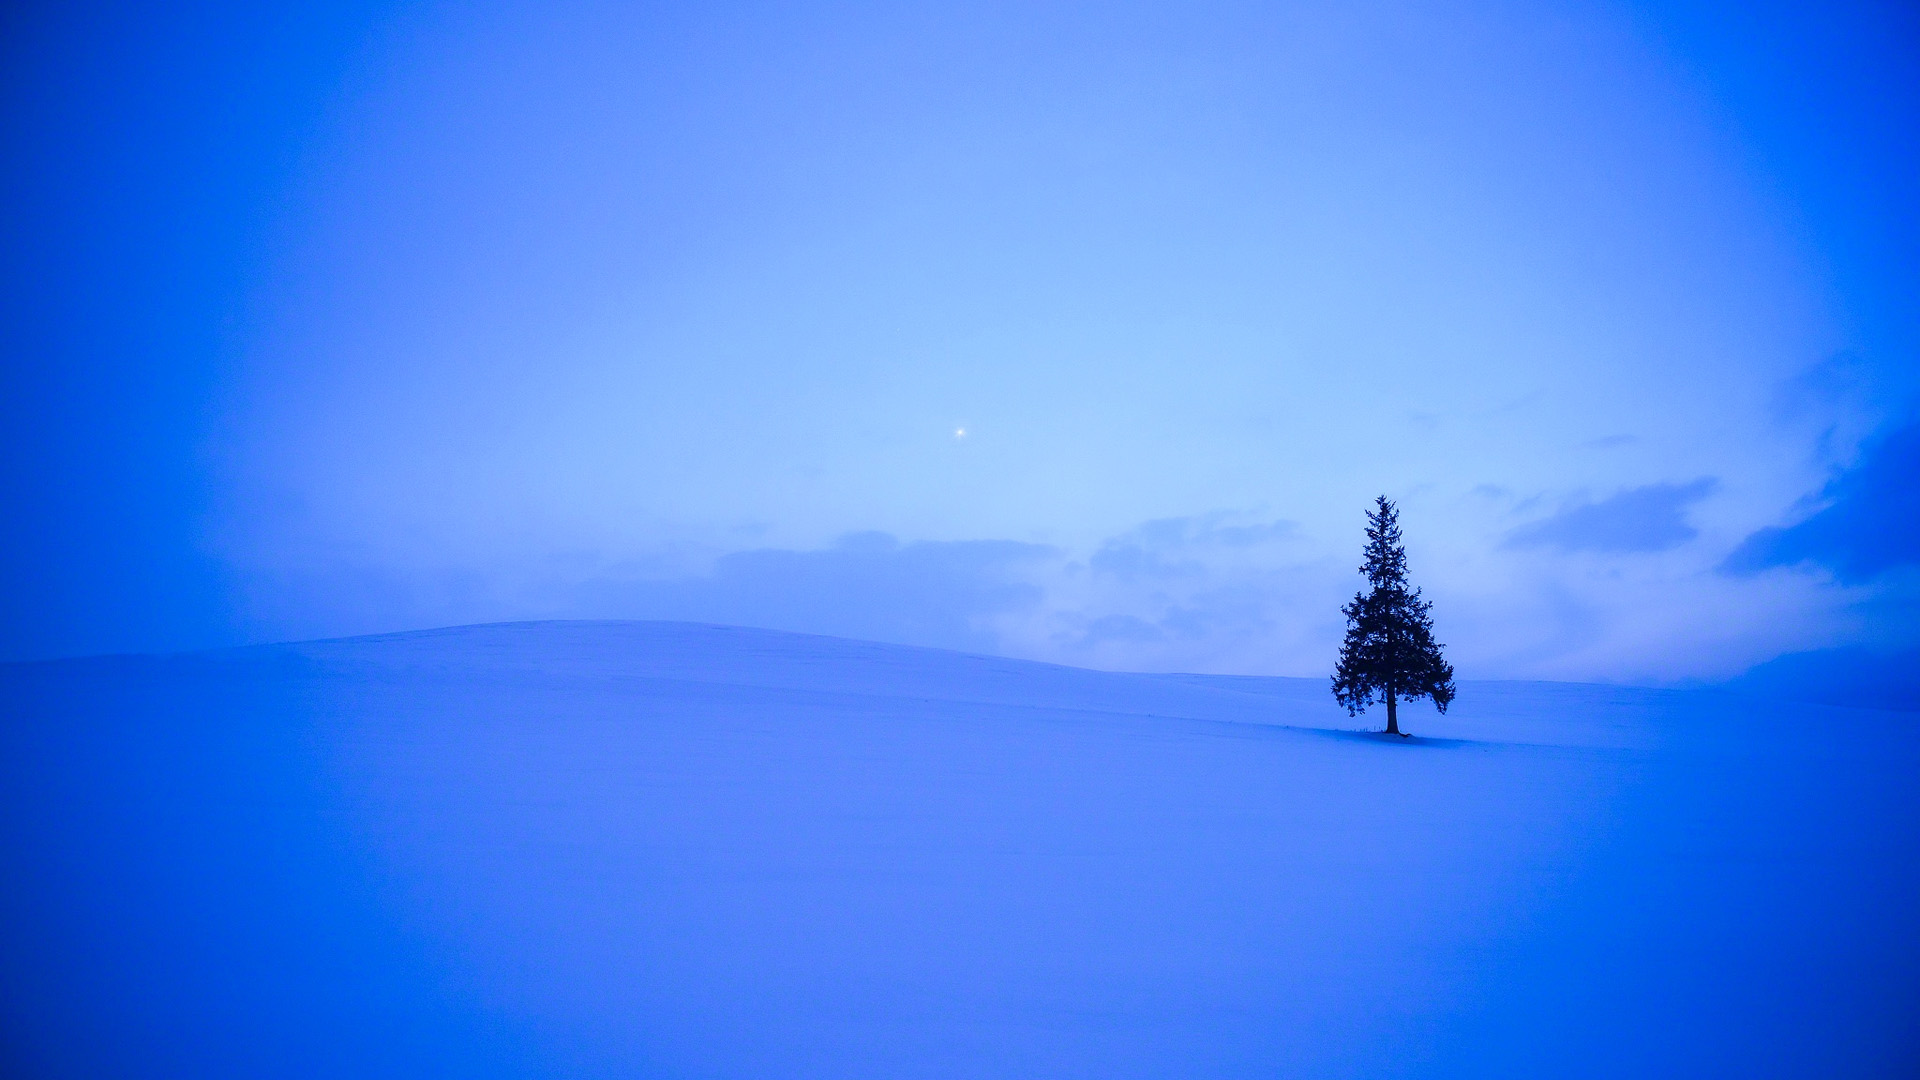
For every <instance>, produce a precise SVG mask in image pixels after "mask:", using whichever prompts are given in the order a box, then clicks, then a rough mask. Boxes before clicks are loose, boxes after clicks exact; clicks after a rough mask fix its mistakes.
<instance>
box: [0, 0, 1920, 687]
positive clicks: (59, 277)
mask: <svg viewBox="0 0 1920 1080" xmlns="http://www.w3.org/2000/svg"><path fill="white" fill-rule="evenodd" d="M6 19H7V20H8V24H7V31H6V45H5V48H6V49H7V61H6V63H5V64H4V65H0V68H3V69H4V71H5V75H4V76H0V78H4V82H0V92H3V93H4V119H3V121H0V122H3V123H4V128H0V140H4V144H5V146H6V152H5V154H4V158H5V161H6V162H7V166H6V172H5V176H4V181H3V182H4V184H5V186H6V196H7V205H8V206H10V207H11V208H12V212H11V213H10V214H9V215H8V216H7V219H6V226H5V228H6V237H5V241H4V256H3V257H4V263H0V272H3V273H4V274H5V276H6V282H7V286H8V287H7V289H6V290H5V292H6V297H5V299H4V300H0V305H4V306H0V318H3V319H4V322H3V323H0V329H3V330H4V334H5V339H4V345H5V348H6V353H7V363H6V370H5V375H4V377H5V379H6V384H5V387H4V389H5V398H6V404H5V406H4V407H5V408H6V410H7V415H6V417H5V429H4V430H5V434H4V435H0V438H4V439H5V440H6V441H7V453H6V462H7V466H6V485H7V488H6V491H7V495H8V500H9V502H10V503H11V504H12V505H13V506H14V507H16V512H15V513H14V514H12V515H9V516H10V518H12V520H13V521H14V522H15V528H14V529H12V530H10V531H9V533H10V534H9V535H8V536H7V537H6V539H5V541H4V547H0V557H4V559H5V571H4V572H5V574H6V575H7V580H8V588H7V590H6V600H5V607H4V609H3V610H4V624H3V625H0V635H3V636H0V649H3V650H4V653H5V655H7V656H11V657H32V656H47V655H63V654H72V653H85V652H98V651H116V650H152V649H177V648H189V647H198V646H205V645H217V644H228V643H235V642H243V641H261V640H275V639H284V638H289V637H305V636H317V635H334V634H345V633H356V632H368V631H378V630H392V629H403V628H409V627H417V626H427V625H440V624H448V623H458V622H470V621H482V620H489V619H507V618H533V617H581V616H592V617H670V618H691V619H704V620H713V621H724V622H738V623H745V624H754V625H765V626H773V627H777V628H786V629H798V630H814V631H821V632H830V633H843V634H850V635H854V636H862V637H871V638H880V639H885V640H894V641H904V642H909V643H920V644H933V645H944V646H953V647H962V648H971V649H978V650H983V651H992V652H1002V653H1009V654H1014V655H1021V656H1030V657H1036V658H1040V659H1048V660H1056V661H1061V662H1067V663H1076V664H1091V665H1097V666H1108V667H1121V668H1147V669H1165V668H1179V669H1194V670H1211V671H1231V672H1247V673H1282V674H1321V673H1323V672H1324V669H1326V668H1327V667H1328V665H1329V664H1330V663H1331V655H1332V650H1333V648H1334V644H1335V642H1336V641H1337V636H1338V629H1339V627H1338V619H1339V613H1338V605H1339V603H1340V601H1341V599H1342V598H1343V597H1344V595H1345V594H1348V593H1350V592H1351V591H1352V590H1353V589H1354V588H1355V587H1356V586H1357V584H1358V578H1357V577H1356V576H1355V575H1354V573H1353V569H1354V566H1355V565H1356V563H1357V558H1358V553H1359V548H1360V545H1361V543H1362V541H1363V537H1362V535H1361V527H1362V525H1363V520H1362V516H1361V515H1362V512H1363V510H1364V508H1365V507H1366V505H1367V504H1368V503H1369V501H1370V500H1371V498H1372V496H1373V495H1375V494H1378V493H1382V492H1384V493H1386V494H1387V495H1389V496H1390V497H1393V498H1396V499H1398V500H1400V502H1401V504H1402V508H1403V523H1404V527H1405V529H1406V532H1407V536H1408V539H1409V553H1410V555H1411V558H1412V571H1413V575H1414V577H1415V580H1416V581H1417V582H1419V583H1421V584H1422V585H1424V586H1425V588H1426V589H1427V592H1428V594H1429V595H1430V596H1431V597H1432V598H1433V599H1434V600H1435V619H1436V624H1437V628H1438V631H1439V634H1440V636H1441V638H1442V640H1444V641H1446V642H1448V644H1449V646H1450V652H1451V654H1452V655H1453V657H1454V659H1455V661H1456V664H1457V666H1458V667H1459V668H1460V670H1461V672H1462V673H1463V674H1465V675H1470V676H1510V677H1548V678H1580V679H1619V680H1653V681H1678V680H1688V679H1715V678H1721V677H1726V676H1730V675H1733V674H1736V673H1738V672H1740V671H1742V670H1744V669H1746V668H1748V667H1750V666H1752V665H1754V664H1757V663H1760V662H1763V661H1767V660H1770V659H1772V658H1773V657H1776V656H1779V655H1781V654H1783V653H1792V652H1797V651H1804V650H1810V649H1829V648H1841V647H1864V648H1866V649H1868V650H1870V651H1871V650H1879V651H1882V652H1884V651H1888V650H1895V649H1904V648H1911V647H1913V646H1915V645H1916V644H1920V642H1916V641H1915V637H1916V633H1915V630H1916V626H1917V625H1920V619H1916V618H1915V612H1916V602H1917V601H1920V571H1917V570H1916V562H1920V541H1916V540H1915V539H1913V538H1914V536H1916V535H1920V533H1916V530H1915V529H1914V526H1915V525H1916V524H1917V523H1920V510H1916V507H1915V503H1914V496H1913V495H1912V494H1911V493H1910V484H1909V483H1908V482H1909V481H1910V480H1911V478H1912V477H1913V476H1914V475H1915V474H1916V472H1920V449H1917V448H1916V444H1920V436H1917V435H1916V434H1915V430H1916V429H1915V427H1914V425H1915V423H1916V413H1915V408H1914V403H1915V400H1916V389H1917V387H1916V377H1915V365H1914V357H1915V356H1916V351H1915V349H1916V344H1917V343H1920V311H1917V310H1916V309H1915V307H1914V306H1913V304H1912V301H1911V297H1912V296H1913V295H1915V286H1916V284H1920V282H1916V280H1915V279H1916V276H1917V275H1916V271H1915V268H1916V255H1917V254H1920V229H1917V228H1916V224H1917V223H1916V214H1917V213H1920V209H1917V208H1920V198H1916V195H1917V194H1920V192H1916V190H1915V187H1916V180H1917V179H1920V156H1917V155H1916V139H1917V135H1916V133H1920V116H1916V112H1920V95H1916V93H1915V91H1916V87H1917V86H1920V64H1917V63H1916V57H1920V51H1917V50H1916V49H1915V48H1914V46H1915V44H1916V41H1920V36H1917V35H1920V23H1916V20H1915V17H1914V16H1913V15H1912V14H1911V12H1909V11H1903V10H1902V9H1900V8H1899V7H1896V6H1894V5H1871V4H1852V5H1847V4H1840V5H1802V6H1788V5H1765V4H1762V5H1740V6H1737V7H1733V8H1728V9H1716V8H1711V7H1708V6H1705V5H1649V4H1608V3H1525V4H1522V3H1511V4H1499V3H1402V4H1374V5H1367V4H1324V5H1315V4H1305V5H1284V6H1276V5H1208V4H1178V5H1173V4H1168V5H1152V4H1142V5H1097V6H1096V5H1006V6H994V5H968V6H964V7H963V6H943V5H910V6H902V5H871V6H860V5H794V6H785V5H782V6H774V5H767V6H756V5H716V4H703V5H652V6H645V7H634V6H627V5H611V4H609V5H599V4H564V3H563V4H552V3H546V4H520V3H494V4H466V5H378V4H370V5H352V6H349V5H342V6H337V7H332V8H325V7H317V8H314V9H312V10H310V11H307V12H305V13H301V14H297V15H286V14H277V13H276V14H261V13H260V12H258V11H256V10H253V9H252V8H251V7H243V6H238V5H233V6H227V5H198V6H196V5H183V6H177V7H168V8H167V9H166V10H164V11H160V10H149V9H145V8H140V7H134V6H127V7H111V6H99V7H94V8H86V9H68V10H62V11H54V10H51V9H48V8H34V7H32V6H28V7H26V8H22V9H16V10H15V11H13V12H12V13H10V14H9V15H7V16H6Z"/></svg>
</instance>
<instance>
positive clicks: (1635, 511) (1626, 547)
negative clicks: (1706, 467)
mask: <svg viewBox="0 0 1920 1080" xmlns="http://www.w3.org/2000/svg"><path fill="white" fill-rule="evenodd" d="M1717 486H1718V482H1717V481H1715V480H1714V479H1713V478H1712V477H1702V478H1701V479H1699V480H1695V481H1694V482H1692V483H1690V484H1648V485H1647V486H1645V487H1638V488H1632V489H1630V490H1627V491H1622V492H1620V493H1619V494H1617V495H1615V496H1613V497H1612V498H1609V499H1604V500H1602V501H1600V502H1589V503H1580V504H1577V505H1574V506H1569V507H1567V508H1566V509H1563V510H1561V511H1560V512H1559V513H1557V514H1555V515H1553V516H1552V517H1550V518H1546V519H1544V520H1541V521H1536V522H1532V523H1530V524H1527V525H1522V526H1520V527H1519V528H1517V529H1514V530H1513V531H1512V532H1509V533H1508V534H1507V538H1506V541H1505V544H1504V546H1505V547H1509V548H1534V547H1547V548H1555V549H1558V550H1560V551H1567V552H1573V551H1593V552H1603V553H1609V554H1630V553H1636V552H1653V551H1667V550H1670V549H1672V548H1677V547H1679V546H1680V545H1682V544H1684V543H1686V542H1687V541H1689V540H1692V539H1693V538H1694V537H1695V536H1698V535H1699V532H1698V531H1697V530H1696V529H1694V527H1693V526H1692V525H1689V524H1688V523H1687V517H1686V511H1687V507H1689V506H1692V505H1693V504H1694V503H1696V502H1699V501H1700V500H1701V499H1704V498H1706V497H1707V496H1708V495H1710V494H1712V493H1713V490H1714V488H1715V487H1717Z"/></svg>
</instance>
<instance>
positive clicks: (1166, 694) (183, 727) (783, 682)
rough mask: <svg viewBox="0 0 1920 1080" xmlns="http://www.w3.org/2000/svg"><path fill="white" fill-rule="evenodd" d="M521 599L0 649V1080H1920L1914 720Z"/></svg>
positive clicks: (1710, 698) (1661, 694)
mask: <svg viewBox="0 0 1920 1080" xmlns="http://www.w3.org/2000/svg"><path fill="white" fill-rule="evenodd" d="M1403 716H1404V718H1403V723H1404V724H1405V725H1406V726H1407V727H1408V728H1409V729H1410V730H1412V731H1413V732H1414V733H1415V734H1416V735H1417V736H1419V738H1416V739H1412V740H1406V741H1401V740H1392V741H1388V740H1384V739H1382V738H1379V737H1377V736H1372V735H1368V734H1365V733H1363V732H1361V731H1360V730H1359V729H1361V728H1363V727H1365V726H1366V724H1367V722H1368V721H1369V720H1372V719H1373V717H1371V716H1368V717H1364V718H1360V719H1357V720H1356V719H1349V718H1348V717H1347V716H1346V714H1345V713H1344V712H1342V711H1340V710H1338V709H1337V708H1335V707H1334V706H1333V704H1332V701H1331V698H1330V695H1329V694H1328V692H1327V688H1326V684H1325V682H1324V681H1323V680H1294V679H1251V678H1229V677H1208V676H1174V675H1133V674H1114V673H1104V672H1092V671H1082V670H1076V669H1070V668H1061V667H1054V666H1049V665H1044V664H1034V663H1026V662H1021V661H1012V660H1003V659H993V658H987V657H978V656H968V655H962V654H957V653H948V652H940V651H935V650H925V649H913V648H906V647H900V646H891V645H877V644H870V643H864V642H855V641H846V640H840V639H833V638H820V637H809V636H804V635H794V634H782V633H775V632H770V631H759V630H742V629H734V628H726V627H714V626H700V625H689V624H674V623H525V624H505V625H495V626H479V627H465V628H457V629H450V630H440V631H430V632H422V633H411V634H395V635H385V636H380V637H370V638H358V639H350V640H342V641H330V642H316V643H305V644H296V645H283V646H272V647H263V648H254V649H243V650H233V651H227V652H220V653H203V654H193V655H183V656H170V657H108V658H99V659H89V660H77V661H64V662H57V663H45V664H15V665H7V666H4V667H0V725H3V726H0V738H3V739H4V746H0V751H3V753H0V770H4V776H3V778H4V786H3V787H0V806H3V807H4V818H3V819H0V826H3V827H4V834H3V835H0V842H3V843H4V848H3V849H0V854H3V855H4V859H5V862H4V865H0V870H3V871H4V874H5V880H6V881H7V882H8V888H7V890H6V892H5V903H6V924H5V931H4V937H3V938H0V941H3V942H4V952H3V953H0V963H3V964H4V972H5V987H6V995H5V999H4V1000H5V1006H4V1008H5V1014H4V1017H5V1026H4V1035H5V1042H4V1044H3V1046H4V1051H5V1053H6V1054H8V1055H9V1057H10V1059H12V1062H13V1064H14V1065H15V1066H16V1068H15V1069H14V1070H13V1071H12V1073H11V1074H13V1075H38V1074H45V1075H62V1076H94V1075H99V1076H107V1075H114V1076H155V1075H195V1076H261V1075H278V1076H303V1075H304V1076H347V1075H352V1076H378V1075H392V1076H419V1075H434V1074H446V1075H460V1076H567V1077H579V1076H608V1077H612V1076H620V1077H632V1076H662V1077H690V1076H699V1077H742V1078H745V1077H782V1078H800V1077H821V1078H859V1077H922V1076H924V1077H1010V1078H1022V1077H1099V1078H1120V1077H1252V1076H1261V1077H1291V1076H1300V1077H1390V1076H1406V1077H1439V1076H1461V1077H1489V1076H1541V1075H1553V1076H1610V1077H1613V1076H1628V1075H1641V1076H1686V1077H1698V1076H1712V1075H1721V1076H1769V1075H1780V1076H1802V1075H1822V1076H1878V1075H1888V1076H1891V1075H1911V1074H1912V1072H1913V1071H1914V1070H1915V1069H1916V1067H1917V1066H1920V1059H1917V1058H1916V1056H1915V1055H1916V1038H1917V1036H1916V1033H1915V1030H1914V1028H1913V1026H1912V1025H1913V1021H1912V1017H1913V1016H1914V1015H1916V1009H1917V1007H1920V977H1916V974H1915V972H1916V970H1917V965H1916V961H1920V933H1917V932H1916V930H1915V928H1914V925H1913V920H1912V918H1911V913H1912V911H1913V910H1914V906H1915V901H1916V899H1920V858H1917V856H1920V845H1917V844H1916V841H1915V839H1914V837H1915V828H1916V825H1920V815H1917V814H1916V810H1920V782H1917V781H1920V743H1917V742H1916V741H1915V739H1914V737H1913V736H1914V735H1915V726H1916V724H1920V717H1917V716H1916V715H1915V714H1911V713H1875V712H1868V711H1864V710H1844V709H1834V708H1826V707H1820V706H1813V705H1791V704H1779V703H1773V704H1769V703H1767V702H1764V701H1760V700H1755V699H1742V698H1738V697H1734V696H1731V695H1723V694H1715V693H1709V692H1688V693H1683V692H1671V691H1650V690H1633V689H1622V688H1612V687H1598V686H1575V685H1565V684H1525V683H1482V684H1475V683H1466V684H1463V686H1462V688H1461V694H1460V699H1459V702H1458V704H1457V705H1456V706H1455V709H1454V710H1453V711H1452V712H1451V713H1450V714H1449V715H1448V716H1446V717H1436V716H1434V715H1433V714H1432V712H1431V710H1430V709H1425V708H1424V707H1416V708H1413V709H1409V710H1407V712H1406V713H1405V714H1403Z"/></svg>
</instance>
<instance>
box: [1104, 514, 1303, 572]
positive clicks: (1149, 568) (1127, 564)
mask: <svg viewBox="0 0 1920 1080" xmlns="http://www.w3.org/2000/svg"><path fill="white" fill-rule="evenodd" d="M1297 532H1298V529H1297V528H1296V527H1295V525H1294V524H1293V522H1291V521H1247V520H1243V519H1241V518H1240V515H1238V514H1235V513H1233V512H1231V511H1226V510H1217V511H1214V512H1213V513H1210V514H1202V515H1199V516H1196V517H1179V518H1161V519H1159V520H1156V521H1149V522H1146V523H1145V524H1142V525H1139V526H1137V527H1136V528H1133V529H1131V530H1129V531H1127V532H1125V533H1122V534H1120V535H1119V536H1115V537H1113V538H1111V539H1109V540H1107V541H1106V542H1105V543H1104V544H1101V545H1100V547H1099V549H1098V550H1096V551H1095V552H1094V553H1093V555H1092V556H1091V557H1090V558H1089V559H1088V560H1087V565H1088V566H1090V567H1092V568H1093V569H1094V570H1095V571H1096V572H1099V573H1103V574H1111V575H1114V576H1115V577H1118V578H1121V579H1125V580H1138V579H1157V580H1172V579H1177V578H1183V577H1184V578H1191V577H1195V576H1198V575H1201V574H1204V573H1205V571H1206V567H1207V564H1208V563H1209V562H1210V561H1211V559H1210V556H1214V555H1217V554H1220V553H1223V552H1230V551H1236V550H1245V549H1250V548H1257V547H1261V546H1263V545H1268V544H1272V543H1276V542H1279V541H1284V540H1287V539H1289V538H1291V537H1293V536H1295V535H1296V534H1297Z"/></svg>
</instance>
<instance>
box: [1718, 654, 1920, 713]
mask: <svg viewBox="0 0 1920 1080" xmlns="http://www.w3.org/2000/svg"><path fill="white" fill-rule="evenodd" d="M1726 687H1727V689H1729V690H1734V691H1738V692H1740V693H1744V694H1752V695H1755V696H1758V697H1767V698H1785V699H1787V700H1789V701H1812V702H1817V703H1819V704H1823V705H1847V706H1852V707H1854V708H1861V709H1906V710H1920V649H1906V650H1904V651H1899V652H1892V653H1885V652H1876V651H1874V650H1871V649H1865V648H1861V647H1859V646H1850V647H1847V648H1839V649H1817V650H1814V651H1811V652H1800V653H1791V654H1788V655H1786V656H1781V657H1777V658H1775V659H1773V660H1769V661H1767V662H1766V663H1764V664H1760V665H1758V666H1757V667H1755V668H1753V670H1751V671H1748V672H1747V673H1746V674H1744V675H1742V676H1740V677H1739V678H1737V679H1733V680H1731V681H1729V682H1728V683H1727V684H1726Z"/></svg>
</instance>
